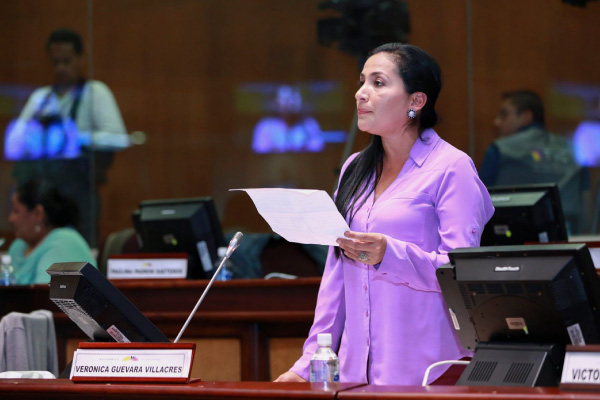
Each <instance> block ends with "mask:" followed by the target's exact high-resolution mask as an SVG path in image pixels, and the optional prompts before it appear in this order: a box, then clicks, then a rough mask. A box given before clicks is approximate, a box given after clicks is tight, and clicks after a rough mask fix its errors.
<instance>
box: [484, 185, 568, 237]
mask: <svg viewBox="0 0 600 400" xmlns="http://www.w3.org/2000/svg"><path fill="white" fill-rule="evenodd" d="M488 191H489V193H490V196H491V199H492V204H493V205H494V208H495V212H494V215H493V216H492V218H491V219H490V220H489V222H488V223H487V224H486V226H485V228H484V230H483V233H482V236H481V245H482V246H505V245H518V244H525V243H537V242H540V243H546V242H557V241H567V240H568V237H567V229H566V225H565V218H564V214H563V210H562V206H561V203H560V194H559V191H558V187H557V186H556V184H534V185H518V186H494V187H489V188H488Z"/></svg>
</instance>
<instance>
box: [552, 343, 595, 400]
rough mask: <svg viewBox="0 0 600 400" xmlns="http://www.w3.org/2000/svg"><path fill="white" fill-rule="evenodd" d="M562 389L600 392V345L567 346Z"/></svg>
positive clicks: (561, 381) (561, 383) (561, 382)
mask: <svg viewBox="0 0 600 400" xmlns="http://www.w3.org/2000/svg"><path fill="white" fill-rule="evenodd" d="M560 388H561V389H576V390H581V389H583V390H597V391H600V345H587V346H571V345H569V346H567V349H566V353H565V362H564V364H563V370H562V377H561V380H560Z"/></svg>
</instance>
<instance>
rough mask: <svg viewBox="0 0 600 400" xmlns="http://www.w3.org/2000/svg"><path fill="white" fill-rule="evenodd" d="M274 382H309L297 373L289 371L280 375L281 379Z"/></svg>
mask: <svg viewBox="0 0 600 400" xmlns="http://www.w3.org/2000/svg"><path fill="white" fill-rule="evenodd" d="M274 382H307V380H306V379H304V378H303V377H301V376H300V375H298V374H297V373H295V372H292V371H288V372H285V373H283V374H281V375H279V378H277V379H275V380H274Z"/></svg>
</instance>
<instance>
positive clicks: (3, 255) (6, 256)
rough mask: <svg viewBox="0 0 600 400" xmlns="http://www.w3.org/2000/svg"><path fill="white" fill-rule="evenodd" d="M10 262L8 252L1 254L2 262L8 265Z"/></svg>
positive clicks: (10, 258)
mask: <svg viewBox="0 0 600 400" xmlns="http://www.w3.org/2000/svg"><path fill="white" fill-rule="evenodd" d="M11 262H12V257H11V256H10V254H2V264H5V265H8V264H10V263H11Z"/></svg>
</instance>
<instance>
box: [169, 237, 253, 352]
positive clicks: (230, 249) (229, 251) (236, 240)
mask: <svg viewBox="0 0 600 400" xmlns="http://www.w3.org/2000/svg"><path fill="white" fill-rule="evenodd" d="M242 237H244V235H243V234H242V232H237V233H236V234H235V235H234V236H233V239H231V241H230V242H229V246H228V247H227V253H225V257H223V259H222V260H221V263H220V264H219V268H217V270H216V271H215V273H214V274H213V276H212V278H211V280H210V282H208V285H206V289H204V292H202V296H200V299H199V300H198V302H197V303H196V307H194V309H193V310H192V312H191V313H190V315H189V317H188V319H187V321H185V324H183V327H182V328H181V330H180V331H179V334H178V335H177V337H176V338H175V341H174V342H173V343H177V342H178V341H179V339H181V336H182V335H183V332H184V331H185V330H186V328H187V327H188V325H189V324H190V321H191V320H192V317H193V316H194V314H196V311H197V310H198V307H200V304H202V300H204V297H205V296H206V293H208V289H210V287H211V286H212V284H213V282H214V281H215V279H216V278H217V276H218V275H219V271H221V268H223V265H224V264H225V261H227V259H228V258H229V257H230V256H231V254H232V253H233V252H234V251H235V249H237V248H238V246H239V245H240V242H241V240H242Z"/></svg>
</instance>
